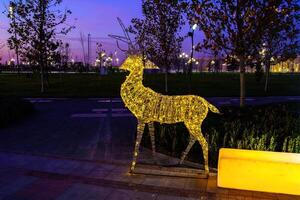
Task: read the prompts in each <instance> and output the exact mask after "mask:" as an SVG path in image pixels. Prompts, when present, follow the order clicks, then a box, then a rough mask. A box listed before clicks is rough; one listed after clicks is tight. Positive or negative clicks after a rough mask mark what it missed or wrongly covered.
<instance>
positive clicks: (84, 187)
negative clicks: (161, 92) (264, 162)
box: [0, 152, 300, 200]
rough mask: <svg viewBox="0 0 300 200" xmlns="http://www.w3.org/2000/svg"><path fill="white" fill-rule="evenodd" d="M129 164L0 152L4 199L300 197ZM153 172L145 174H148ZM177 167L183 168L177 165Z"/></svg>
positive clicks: (243, 199)
mask: <svg viewBox="0 0 300 200" xmlns="http://www.w3.org/2000/svg"><path fill="white" fill-rule="evenodd" d="M128 166H129V163H125V162H111V163H110V162H107V161H104V162H101V161H97V162H96V161H88V160H76V159H69V158H66V157H55V156H38V155H29V154H27V155H25V154H17V153H8V152H2V153H1V152H0V199H1V200H67V199H71V200H98V199H104V200H113V199H116V200H122V199H128V200H129V199H130V200H131V199H143V200H148V199H149V200H151V199H153V200H163V199H165V200H167V199H172V200H176V199H187V200H193V199H203V200H209V199H212V200H215V199H216V200H217V199H220V200H223V199H224V200H225V199H226V200H229V199H241V200H246V199H247V200H248V199H249V200H250V199H252V200H258V199H261V200H264V199H265V200H267V199H277V200H288V199H289V200H293V199H295V200H297V199H299V200H300V196H291V195H281V194H271V193H263V192H251V191H240V190H231V189H223V188H218V187H217V186H216V184H217V176H216V174H214V173H212V174H211V175H210V177H209V178H208V179H203V178H201V177H200V176H199V177H198V178H197V176H194V177H184V176H183V175H182V173H184V170H183V172H182V173H181V174H180V176H178V177H176V176H174V174H173V175H172V176H168V175H164V176H159V175H153V174H152V173H151V170H152V169H151V168H153V169H156V168H157V167H151V166H149V165H148V166H147V167H145V166H143V165H137V169H139V168H144V174H129V173H128ZM147 169H148V172H149V174H145V173H146V172H147ZM174 171H179V169H176V170H174Z"/></svg>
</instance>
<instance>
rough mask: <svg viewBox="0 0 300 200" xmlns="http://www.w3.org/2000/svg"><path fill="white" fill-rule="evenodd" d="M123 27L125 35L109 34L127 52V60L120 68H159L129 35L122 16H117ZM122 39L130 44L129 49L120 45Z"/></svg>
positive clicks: (131, 69)
mask: <svg viewBox="0 0 300 200" xmlns="http://www.w3.org/2000/svg"><path fill="white" fill-rule="evenodd" d="M117 20H118V22H119V24H120V26H121V28H122V29H123V32H124V36H118V35H109V37H111V38H113V39H116V41H117V46H118V48H119V49H120V50H121V51H123V52H125V53H126V55H127V56H128V57H127V58H126V60H125V61H124V62H123V64H122V65H121V67H120V69H122V70H126V71H130V72H132V71H135V70H143V69H159V68H158V67H157V66H156V65H155V64H154V63H152V62H151V61H149V60H147V59H146V58H145V57H144V56H143V55H142V54H141V53H140V51H139V49H138V46H139V45H138V44H137V43H135V44H134V43H133V42H132V40H131V39H130V37H129V34H128V31H127V28H126V27H125V25H124V24H123V22H122V20H121V19H120V18H117ZM118 41H121V42H123V43H126V44H127V45H128V49H127V50H126V49H122V48H120V46H119V42H118Z"/></svg>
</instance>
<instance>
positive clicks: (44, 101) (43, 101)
mask: <svg viewBox="0 0 300 200" xmlns="http://www.w3.org/2000/svg"><path fill="white" fill-rule="evenodd" d="M29 101H30V102H31V103H51V102H52V100H29Z"/></svg>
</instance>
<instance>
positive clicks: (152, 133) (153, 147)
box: [148, 122, 157, 163]
mask: <svg viewBox="0 0 300 200" xmlns="http://www.w3.org/2000/svg"><path fill="white" fill-rule="evenodd" d="M148 127H149V134H150V139H151V145H152V155H153V158H154V160H155V163H156V162H157V161H156V155H155V132H154V123H153V122H150V123H148Z"/></svg>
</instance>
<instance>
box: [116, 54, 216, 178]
mask: <svg viewBox="0 0 300 200" xmlns="http://www.w3.org/2000/svg"><path fill="white" fill-rule="evenodd" d="M121 69H126V70H129V71H130V74H129V76H127V78H126V80H125V82H124V83H123V84H122V86H121V97H122V100H123V101H124V104H125V106H126V107H127V108H128V109H129V110H130V111H131V112H132V113H133V114H134V115H135V116H136V118H137V120H138V127H137V130H138V134H137V140H136V144H135V152H134V158H133V162H132V166H131V171H132V170H134V167H135V164H136V159H137V155H138V150H139V145H140V142H141V139H142V135H143V131H144V127H145V124H147V123H148V124H149V129H150V130H149V133H150V136H151V143H152V150H153V155H154V156H155V140H154V126H153V122H159V123H167V124H174V123H178V122H184V124H185V125H186V127H187V128H188V130H189V133H190V143H189V145H188V147H187V148H186V150H185V151H184V153H183V155H182V157H181V161H180V162H181V163H182V162H183V160H184V159H185V157H186V155H187V154H188V152H189V151H190V148H191V147H192V145H193V144H194V143H195V141H199V143H200V145H201V146H202V150H203V154H204V159H205V171H206V173H208V171H209V169H208V145H207V142H206V140H205V138H204V137H203V135H202V133H201V124H202V122H203V120H204V119H205V118H206V116H207V113H208V111H209V110H211V111H212V112H215V113H219V111H218V109H217V108H216V107H214V106H213V105H211V104H210V103H208V102H207V101H206V100H205V99H204V98H202V97H199V96H194V95H183V96H167V95H162V94H159V93H157V92H155V91H153V90H152V89H150V88H147V87H144V86H143V82H142V81H143V69H144V67H143V60H142V57H141V56H139V55H135V56H130V57H129V58H128V59H127V60H126V61H125V62H124V64H123V65H122V66H121Z"/></svg>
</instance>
